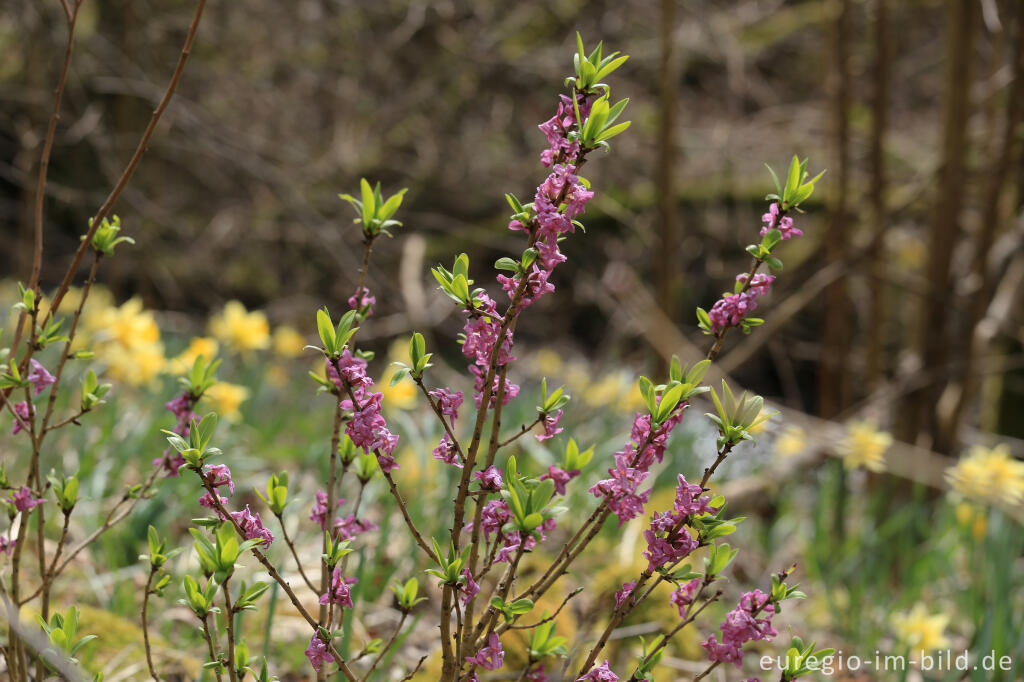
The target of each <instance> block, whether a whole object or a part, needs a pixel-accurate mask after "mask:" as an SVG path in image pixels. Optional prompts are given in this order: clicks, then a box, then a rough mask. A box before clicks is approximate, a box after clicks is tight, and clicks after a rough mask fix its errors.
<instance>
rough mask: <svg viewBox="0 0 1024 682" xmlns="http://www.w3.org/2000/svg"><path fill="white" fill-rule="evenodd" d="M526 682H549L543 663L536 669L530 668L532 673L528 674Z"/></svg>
mask: <svg viewBox="0 0 1024 682" xmlns="http://www.w3.org/2000/svg"><path fill="white" fill-rule="evenodd" d="M526 682H548V676H547V673H545V672H544V664H543V663H542V664H540V665H538V666H537V667H536V668H530V671H529V672H527V673H526Z"/></svg>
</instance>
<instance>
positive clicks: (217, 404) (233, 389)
mask: <svg viewBox="0 0 1024 682" xmlns="http://www.w3.org/2000/svg"><path fill="white" fill-rule="evenodd" d="M203 398H206V399H209V401H210V403H211V404H212V405H211V407H212V408H213V410H214V411H215V412H216V413H217V414H218V416H220V417H221V418H222V419H227V420H228V421H238V420H239V419H241V418H242V412H241V411H240V410H239V408H240V407H241V406H242V403H244V402H245V401H246V400H248V399H249V388H248V387H246V386H241V385H239V384H229V383H227V382H226V381H218V382H217V383H215V384H214V385H213V386H211V387H210V388H208V389H207V390H206V393H204V394H203Z"/></svg>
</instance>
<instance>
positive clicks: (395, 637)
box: [362, 611, 409, 682]
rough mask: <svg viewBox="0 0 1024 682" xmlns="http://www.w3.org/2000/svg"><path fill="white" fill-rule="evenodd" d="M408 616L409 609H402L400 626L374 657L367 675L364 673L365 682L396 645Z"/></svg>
mask: <svg viewBox="0 0 1024 682" xmlns="http://www.w3.org/2000/svg"><path fill="white" fill-rule="evenodd" d="M408 616H409V613H408V612H407V611H402V617H401V618H400V619H399V620H398V627H396V628H395V631H394V632H393V633H392V634H391V639H389V640H388V643H387V644H385V645H384V648H383V649H381V650H380V653H378V654H377V657H376V658H375V659H373V663H372V664H371V665H370V669H369V670H367V671H366V674H365V675H363V678H362V679H363V682H365V681H366V680H369V679H370V675H372V674H373V671H374V670H376V669H377V666H378V665H379V664H380V662H381V660H382V659H383V658H384V656H385V654H387V652H388V651H389V650H390V649H391V647H393V646H394V645H395V642H396V641H397V640H398V635H399V633H401V632H402V626H403V625H404V624H405V619H406V618H408Z"/></svg>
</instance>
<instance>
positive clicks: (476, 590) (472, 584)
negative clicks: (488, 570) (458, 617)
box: [455, 568, 480, 604]
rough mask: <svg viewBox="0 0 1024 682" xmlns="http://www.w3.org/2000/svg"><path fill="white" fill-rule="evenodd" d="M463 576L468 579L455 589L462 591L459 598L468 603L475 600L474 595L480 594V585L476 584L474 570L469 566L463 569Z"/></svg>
mask: <svg viewBox="0 0 1024 682" xmlns="http://www.w3.org/2000/svg"><path fill="white" fill-rule="evenodd" d="M462 577H464V578H465V579H466V584H465V585H459V586H458V587H456V588H455V589H457V590H458V591H459V592H462V594H461V595H460V596H459V600H460V601H462V603H463V604H468V603H469V602H471V601H473V597H475V596H476V595H478V594H480V586H479V585H477V584H476V581H475V580H473V572H472V571H470V570H469V569H468V568H464V569H462Z"/></svg>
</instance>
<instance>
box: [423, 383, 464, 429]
mask: <svg viewBox="0 0 1024 682" xmlns="http://www.w3.org/2000/svg"><path fill="white" fill-rule="evenodd" d="M430 397H431V398H433V399H434V400H435V401H437V407H438V409H439V410H441V414H443V415H444V416H446V417H448V418H449V419H450V420H451V422H452V423H454V422H455V420H456V419H458V418H459V407H460V406H461V405H462V391H451V390H449V389H447V388H436V389H434V390H433V391H431V392H430Z"/></svg>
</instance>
